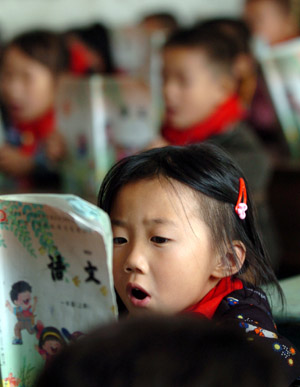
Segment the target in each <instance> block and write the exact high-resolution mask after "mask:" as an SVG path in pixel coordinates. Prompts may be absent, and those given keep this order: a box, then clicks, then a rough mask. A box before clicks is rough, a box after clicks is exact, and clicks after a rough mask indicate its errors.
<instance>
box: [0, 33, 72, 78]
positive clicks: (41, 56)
mask: <svg viewBox="0 0 300 387" xmlns="http://www.w3.org/2000/svg"><path fill="white" fill-rule="evenodd" d="M13 47H16V48H18V49H19V50H20V51H22V52H23V53H24V54H26V55H27V56H28V57H30V58H31V59H34V60H36V61H37V62H39V63H41V64H42V65H44V66H46V67H47V68H48V69H49V70H50V71H51V72H52V74H53V75H58V74H60V73H63V72H64V71H66V70H67V69H68V66H69V54H68V50H67V47H66V45H65V43H64V41H63V39H62V37H61V36H60V35H59V34H58V33H55V32H51V31H48V30H35V31H30V32H25V33H23V34H20V35H18V36H16V37H15V38H14V39H12V40H11V41H10V42H8V43H7V44H6V45H5V46H4V48H3V51H2V53H1V58H2V61H3V58H4V57H5V53H6V52H7V51H8V50H9V49H11V48H13Z"/></svg>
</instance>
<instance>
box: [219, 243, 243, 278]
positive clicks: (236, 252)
mask: <svg viewBox="0 0 300 387" xmlns="http://www.w3.org/2000/svg"><path fill="white" fill-rule="evenodd" d="M245 258H246V247H245V245H244V244H243V243H242V242H241V241H233V242H232V244H231V246H228V251H227V253H226V255H225V257H220V259H219V262H218V263H217V265H216V267H215V269H214V272H213V273H212V274H213V276H214V277H216V278H223V277H227V276H231V275H234V274H236V273H238V272H239V271H240V269H241V268H242V266H243V264H244V261H245Z"/></svg>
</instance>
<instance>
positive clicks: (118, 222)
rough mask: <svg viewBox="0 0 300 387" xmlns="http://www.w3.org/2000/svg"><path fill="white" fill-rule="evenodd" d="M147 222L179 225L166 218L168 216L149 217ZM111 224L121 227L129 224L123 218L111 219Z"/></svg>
mask: <svg viewBox="0 0 300 387" xmlns="http://www.w3.org/2000/svg"><path fill="white" fill-rule="evenodd" d="M144 223H145V224H151V223H154V224H162V225H165V224H166V225H171V226H175V227H177V225H176V223H175V222H174V221H173V220H171V219H166V218H153V219H149V220H146V221H144ZM111 224H112V225H113V226H119V227H126V226H127V222H125V221H124V220H121V219H111Z"/></svg>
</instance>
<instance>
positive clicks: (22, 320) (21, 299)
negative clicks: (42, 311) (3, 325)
mask: <svg viewBox="0 0 300 387" xmlns="http://www.w3.org/2000/svg"><path fill="white" fill-rule="evenodd" d="M31 292H32V288H31V286H30V285H29V283H28V282H26V281H18V282H15V283H14V284H13V285H12V288H11V291H10V298H11V301H12V303H13V304H14V306H12V305H11V303H10V302H9V301H6V304H5V306H6V307H7V308H8V309H9V310H10V312H11V313H13V314H14V315H15V316H16V317H17V321H18V322H17V323H16V325H15V329H14V332H15V337H14V339H13V342H12V343H13V344H23V341H22V330H24V329H26V330H27V332H28V333H29V334H30V335H32V334H34V333H35V334H36V333H37V332H38V331H39V328H38V325H42V323H41V322H40V321H38V322H37V325H35V324H34V317H35V315H34V312H35V309H36V304H37V297H34V298H33V304H32V303H31V300H32V297H31Z"/></svg>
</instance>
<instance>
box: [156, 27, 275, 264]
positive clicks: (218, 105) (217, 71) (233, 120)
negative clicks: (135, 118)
mask: <svg viewBox="0 0 300 387" xmlns="http://www.w3.org/2000/svg"><path fill="white" fill-rule="evenodd" d="M235 59H236V49H235V47H234V45H233V44H232V39H230V38H229V37H228V36H226V35H225V34H224V33H222V31H217V30H215V29H214V28H213V29H212V28H208V27H206V26H205V25H204V26H201V25H200V26H197V27H194V28H189V29H180V30H178V31H177V32H175V33H174V34H173V35H172V36H170V38H169V39H168V40H167V42H166V43H165V45H164V48H163V96H164V102H165V115H164V121H163V124H162V128H161V137H160V138H158V139H157V141H155V142H154V143H153V146H163V145H167V144H171V145H186V144H191V143H198V142H202V141H208V140H209V141H210V142H213V143H214V144H216V145H218V146H220V147H222V148H223V149H225V150H226V151H227V152H228V153H229V154H231V156H232V157H233V158H234V159H235V160H236V161H237V162H238V163H239V165H240V167H241V168H242V169H243V171H244V173H245V175H246V177H247V179H248V182H249V185H250V186H251V188H252V192H253V193H254V197H255V201H256V205H257V206H258V218H259V219H258V220H259V224H260V227H261V230H262V231H263V234H264V239H265V241H266V244H267V247H268V248H269V251H270V252H271V255H272V260H273V263H274V266H276V260H277V256H276V250H277V246H276V248H274V247H275V242H274V237H273V231H272V224H271V222H270V220H269V213H268V209H267V206H266V199H265V197H266V190H267V186H268V182H269V177H270V173H271V168H270V162H269V159H268V157H267V155H266V153H265V151H264V149H263V146H262V144H261V143H260V141H259V140H258V138H257V136H256V135H255V133H254V131H253V130H252V129H250V128H249V126H248V124H247V123H246V122H245V121H244V118H245V114H246V113H245V110H244V107H243V106H242V103H241V102H240V98H239V96H238V94H237V87H238V80H237V77H236V74H235V71H234V64H235Z"/></svg>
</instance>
